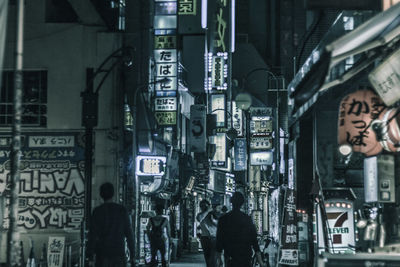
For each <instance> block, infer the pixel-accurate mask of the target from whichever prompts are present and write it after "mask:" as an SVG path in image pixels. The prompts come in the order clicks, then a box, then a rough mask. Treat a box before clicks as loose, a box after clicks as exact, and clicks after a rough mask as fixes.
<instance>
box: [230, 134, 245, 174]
mask: <svg viewBox="0 0 400 267" xmlns="http://www.w3.org/2000/svg"><path fill="white" fill-rule="evenodd" d="M234 149H235V150H234V152H235V162H234V165H233V169H234V170H235V171H245V170H246V169H247V142H246V138H236V139H235V141H234Z"/></svg>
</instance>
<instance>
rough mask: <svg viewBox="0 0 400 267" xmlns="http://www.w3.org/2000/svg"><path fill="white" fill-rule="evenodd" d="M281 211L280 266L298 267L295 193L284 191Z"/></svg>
mask: <svg viewBox="0 0 400 267" xmlns="http://www.w3.org/2000/svg"><path fill="white" fill-rule="evenodd" d="M283 209H284V211H283V226H282V236H281V244H282V246H281V248H280V259H279V263H280V264H286V265H295V266H297V265H299V253H298V252H299V251H298V247H297V243H298V242H297V213H296V191H295V190H293V189H289V188H287V189H286V192H285V203H284V208H283Z"/></svg>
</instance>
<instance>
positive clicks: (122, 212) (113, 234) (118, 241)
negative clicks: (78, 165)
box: [88, 183, 134, 267]
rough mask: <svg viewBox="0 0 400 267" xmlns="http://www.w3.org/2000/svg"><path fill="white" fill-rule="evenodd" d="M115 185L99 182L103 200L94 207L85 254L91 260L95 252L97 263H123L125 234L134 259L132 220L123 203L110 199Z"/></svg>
mask: <svg viewBox="0 0 400 267" xmlns="http://www.w3.org/2000/svg"><path fill="white" fill-rule="evenodd" d="M113 195H114V187H113V185H112V184H111V183H104V184H102V185H101V186H100V196H101V197H102V198H103V200H104V203H103V204H102V205H100V206H98V207H96V208H95V209H94V210H93V214H92V218H91V224H90V231H89V241H88V257H89V260H90V261H91V262H93V256H94V255H96V264H95V266H96V267H125V266H126V255H125V238H126V241H127V243H128V248H129V252H130V258H131V262H132V263H133V255H134V254H133V253H134V252H133V246H134V240H133V231H132V225H131V220H130V218H129V215H128V212H127V211H126V209H125V207H124V206H122V205H120V204H117V203H113V202H112V200H111V199H112V197H113Z"/></svg>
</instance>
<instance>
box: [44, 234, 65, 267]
mask: <svg viewBox="0 0 400 267" xmlns="http://www.w3.org/2000/svg"><path fill="white" fill-rule="evenodd" d="M64 249H65V236H49V244H48V248H47V266H48V267H62V266H63V258H64Z"/></svg>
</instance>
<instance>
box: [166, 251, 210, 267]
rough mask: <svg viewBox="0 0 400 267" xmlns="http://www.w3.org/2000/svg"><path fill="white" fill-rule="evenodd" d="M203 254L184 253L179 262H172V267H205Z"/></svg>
mask: <svg viewBox="0 0 400 267" xmlns="http://www.w3.org/2000/svg"><path fill="white" fill-rule="evenodd" d="M205 266H206V263H205V261H204V256H203V253H184V254H183V255H182V256H181V257H180V258H178V259H177V261H174V262H171V264H170V267H205Z"/></svg>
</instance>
